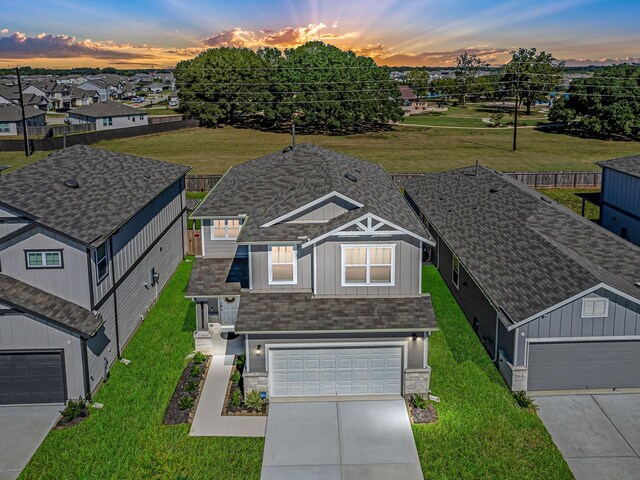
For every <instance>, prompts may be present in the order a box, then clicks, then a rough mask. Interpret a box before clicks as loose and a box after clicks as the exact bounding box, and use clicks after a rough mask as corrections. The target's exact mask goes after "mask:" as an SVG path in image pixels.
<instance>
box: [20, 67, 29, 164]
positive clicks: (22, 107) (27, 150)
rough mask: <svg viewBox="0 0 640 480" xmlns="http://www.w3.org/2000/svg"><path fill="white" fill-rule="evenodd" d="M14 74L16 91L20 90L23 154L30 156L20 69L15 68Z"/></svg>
mask: <svg viewBox="0 0 640 480" xmlns="http://www.w3.org/2000/svg"><path fill="white" fill-rule="evenodd" d="M16 74H17V75H18V90H20V109H21V110H22V132H23V134H24V154H25V156H27V157H28V156H30V155H31V151H30V148H29V132H27V119H26V118H25V115H24V99H23V98H22V82H21V81H20V67H16Z"/></svg>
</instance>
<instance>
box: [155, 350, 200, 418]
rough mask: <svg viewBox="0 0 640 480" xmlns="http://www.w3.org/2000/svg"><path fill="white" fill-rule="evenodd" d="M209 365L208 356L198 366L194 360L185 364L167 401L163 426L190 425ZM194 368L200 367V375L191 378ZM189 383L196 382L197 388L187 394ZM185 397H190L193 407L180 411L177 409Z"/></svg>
mask: <svg viewBox="0 0 640 480" xmlns="http://www.w3.org/2000/svg"><path fill="white" fill-rule="evenodd" d="M210 365H211V357H210V356H207V357H206V360H205V361H204V362H202V363H200V364H197V363H196V362H195V359H193V358H192V359H191V361H190V362H189V363H188V364H187V366H186V367H185V369H184V371H183V372H182V376H181V377H180V380H178V384H177V385H176V389H175V390H174V392H173V395H172V396H171V400H170V401H169V405H168V407H167V411H166V413H165V416H164V420H163V422H162V423H163V424H164V425H180V424H184V423H191V422H192V421H193V417H194V415H195V411H196V408H197V407H198V402H199V401H200V395H201V393H202V387H203V386H204V381H205V378H207V373H208V371H209V366H210ZM194 367H200V374H199V375H197V376H193V375H192V374H191V372H192V369H193V368H194ZM191 381H196V382H198V386H197V387H196V389H195V390H193V391H192V392H189V391H188V390H187V389H186V387H187V385H188V384H189V383H190V382H191ZM186 397H190V398H192V399H193V405H192V406H191V407H189V408H185V409H184V410H182V409H180V407H179V403H180V400H181V399H182V398H186Z"/></svg>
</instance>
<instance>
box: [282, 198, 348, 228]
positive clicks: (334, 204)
mask: <svg viewBox="0 0 640 480" xmlns="http://www.w3.org/2000/svg"><path fill="white" fill-rule="evenodd" d="M351 209H353V205H351V204H350V203H349V202H347V201H345V200H343V199H341V198H337V197H334V198H328V199H327V200H325V201H323V202H321V203H319V204H317V205H314V206H313V207H310V208H308V209H306V210H303V211H302V212H300V213H297V214H296V215H293V216H291V217H290V218H287V219H286V220H284V223H304V222H328V221H329V220H331V219H333V218H336V217H337V216H339V215H342V214H343V213H345V212H346V211H348V210H351Z"/></svg>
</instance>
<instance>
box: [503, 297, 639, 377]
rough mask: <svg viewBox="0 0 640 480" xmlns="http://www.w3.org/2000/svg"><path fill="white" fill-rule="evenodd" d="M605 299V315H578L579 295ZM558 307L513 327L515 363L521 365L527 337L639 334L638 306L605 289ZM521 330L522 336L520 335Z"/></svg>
mask: <svg viewBox="0 0 640 480" xmlns="http://www.w3.org/2000/svg"><path fill="white" fill-rule="evenodd" d="M593 297H605V298H608V299H609V312H608V313H609V315H608V316H607V317H604V318H582V298H593ZM582 298H579V299H577V300H574V301H573V302H571V303H568V304H567V305H564V306H563V307H560V308H558V309H556V310H554V311H552V312H551V313H549V314H548V315H545V316H544V317H543V318H538V319H536V320H533V321H531V322H529V323H527V324H525V325H522V326H521V327H519V328H518V329H516V330H517V334H516V337H517V339H518V348H517V350H518V358H517V359H516V362H517V363H516V365H524V364H525V356H526V352H525V342H526V339H527V338H540V339H543V338H549V339H551V338H589V337H621V338H622V337H626V336H640V306H639V305H638V304H637V303H635V302H632V301H630V300H627V299H626V298H623V297H621V296H619V295H617V294H615V293H613V292H610V291H608V290H605V289H600V290H597V291H596V292H594V293H591V294H588V295H585V297H582ZM522 333H524V335H522Z"/></svg>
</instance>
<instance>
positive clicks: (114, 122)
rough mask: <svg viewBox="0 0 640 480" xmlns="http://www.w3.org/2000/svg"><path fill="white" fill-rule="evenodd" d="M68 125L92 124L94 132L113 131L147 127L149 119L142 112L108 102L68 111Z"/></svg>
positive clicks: (117, 103) (145, 113)
mask: <svg viewBox="0 0 640 480" xmlns="http://www.w3.org/2000/svg"><path fill="white" fill-rule="evenodd" d="M69 123H71V124H80V123H92V124H95V126H96V130H113V129H116V128H129V127H139V126H140V125H148V124H149V117H148V115H147V112H145V111H144V110H140V109H139V108H134V107H130V106H129V105H124V104H123V103H120V102H114V101H112V100H108V101H106V102H98V103H92V104H90V105H87V106H84V107H78V108H74V109H73V110H70V111H69Z"/></svg>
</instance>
